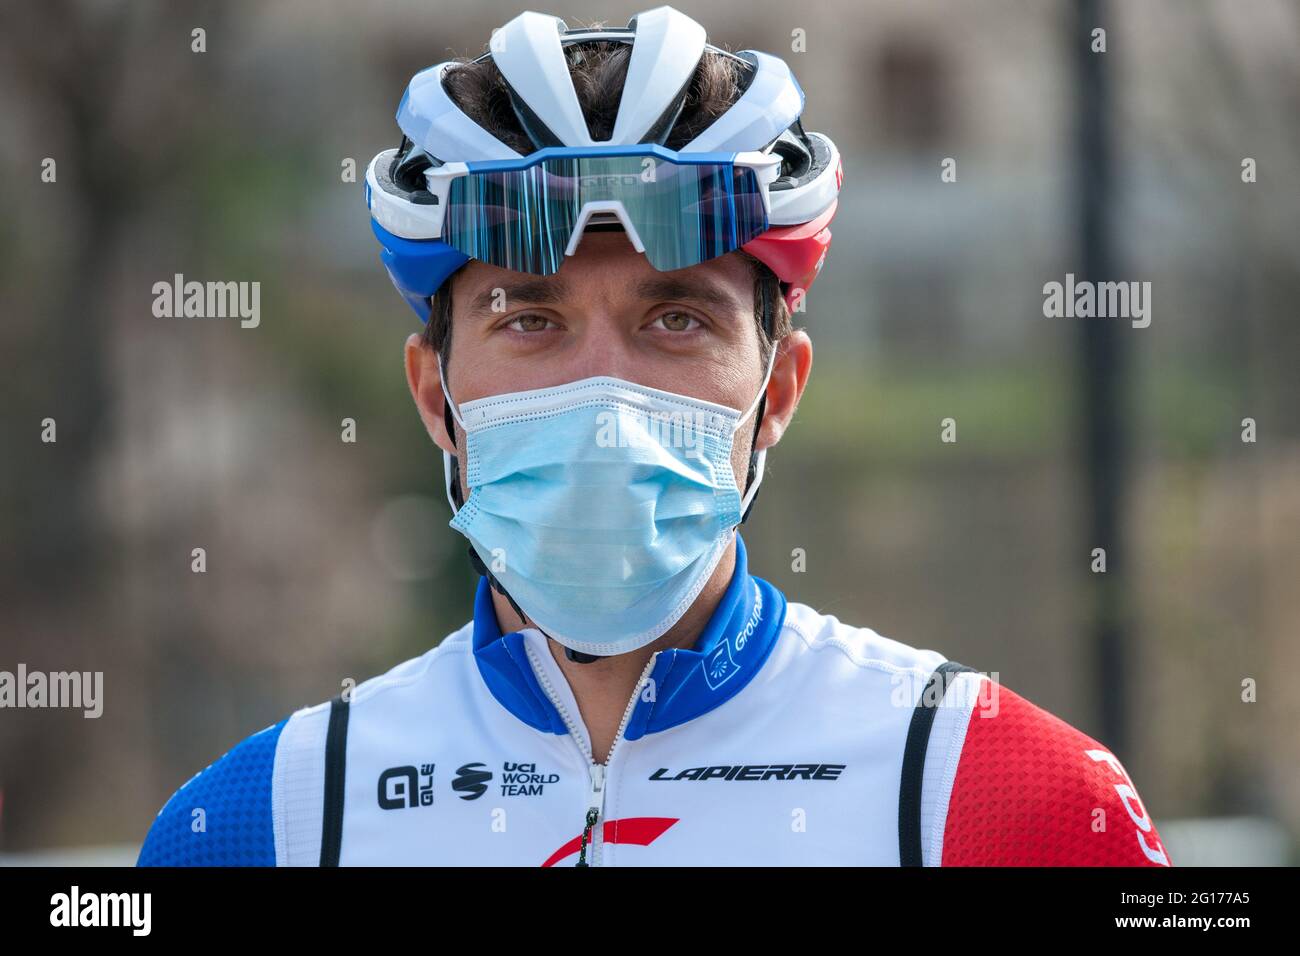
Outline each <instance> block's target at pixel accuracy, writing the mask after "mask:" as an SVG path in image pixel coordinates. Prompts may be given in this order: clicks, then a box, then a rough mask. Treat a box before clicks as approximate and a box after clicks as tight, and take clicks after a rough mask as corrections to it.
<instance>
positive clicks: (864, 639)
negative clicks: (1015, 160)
mask: <svg viewBox="0 0 1300 956" xmlns="http://www.w3.org/2000/svg"><path fill="white" fill-rule="evenodd" d="M803 106H804V95H803V92H802V90H801V89H800V87H799V85H798V83H797V82H796V80H795V78H794V76H793V74H792V73H791V71H790V70H789V68H788V67H787V65H786V64H785V63H784V62H783V61H782V60H781V59H780V58H778V57H775V56H772V55H770V54H765V53H760V52H756V51H742V52H740V53H729V52H727V51H724V50H722V49H719V48H718V47H715V46H713V45H711V44H709V43H708V42H707V40H706V36H705V31H704V29H703V27H701V26H700V25H699V24H698V23H696V22H695V21H693V20H692V19H690V18H689V17H687V16H685V15H683V14H682V13H680V12H678V11H676V10H674V9H672V8H671V7H666V6H665V7H658V8H655V9H653V10H648V11H645V12H643V13H640V14H639V15H637V16H636V17H634V18H633V19H632V21H631V22H629V24H628V26H627V27H626V28H621V29H606V28H600V27H592V28H582V29H569V28H568V26H567V25H566V24H565V23H564V22H563V21H561V20H558V19H557V18H554V17H550V16H545V15H542V14H538V13H524V14H521V15H520V16H518V17H516V18H514V19H513V20H511V21H510V22H509V23H507V24H506V25H505V26H504V27H503V28H501V29H500V30H499V31H497V32H496V33H495V34H494V36H493V38H492V41H491V42H490V44H489V48H488V52H486V53H484V54H483V55H482V56H480V57H478V58H476V59H474V60H472V61H468V62H459V61H452V62H446V63H441V64H438V65H436V66H433V67H431V68H429V69H427V70H424V71H423V72H421V73H419V74H417V75H416V76H415V77H414V78H413V79H412V81H411V83H410V85H409V87H408V89H407V91H406V95H405V96H404V97H403V99H402V101H401V105H400V107H399V109H398V113H397V119H398V124H399V125H400V127H401V129H402V133H403V136H402V140H401V144H400V145H399V147H398V148H397V149H395V150H387V151H385V152H382V153H380V154H379V155H378V156H377V157H375V159H374V161H373V162H372V163H371V165H370V167H369V170H368V172H367V178H366V197H367V202H368V205H369V210H370V214H371V219H372V228H373V231H374V233H375V235H376V237H377V238H378V239H379V242H380V245H381V258H382V260H383V262H384V264H385V265H386V267H387V269H388V271H389V273H390V275H391V277H392V279H393V282H394V283H395V285H396V286H397V288H398V290H399V291H400V292H401V293H402V295H403V296H404V297H405V299H406V301H407V302H408V303H409V304H410V305H411V306H412V308H413V309H414V310H415V311H416V313H417V314H418V315H419V316H420V318H421V320H422V321H423V323H424V330H423V332H422V333H416V334H413V335H412V336H411V337H410V338H409V339H408V340H407V342H406V348H405V359H406V373H407V377H408V380H409V384H410V388H411V393H412V396H413V397H414V400H415V404H416V407H417V409H418V411H419V414H420V416H421V418H422V419H423V421H424V424H425V426H426V428H427V430H428V432H429V435H430V436H431V438H432V440H433V441H434V442H435V443H436V444H437V445H438V446H439V447H440V448H441V449H442V451H443V456H444V466H445V473H446V491H447V496H448V500H449V502H450V504H451V508H452V511H453V512H454V516H453V518H452V521H451V527H452V528H454V529H455V530H456V531H458V532H459V533H461V534H462V535H464V536H465V537H466V538H467V539H468V541H469V554H470V558H471V560H472V561H473V562H474V564H475V567H476V568H477V570H478V571H479V573H480V576H481V577H480V582H479V585H478V591H477V596H476V600H475V606H474V616H473V620H472V621H470V622H469V623H467V624H465V626H464V627H462V628H460V629H459V630H457V631H456V632H454V633H453V634H451V635H449V636H447V637H446V638H445V639H444V640H442V641H441V642H440V643H439V644H438V645H437V646H436V647H434V648H433V649H431V650H430V651H428V652H427V653H426V654H424V655H423V656H421V657H419V658H416V659H414V660H411V661H407V662H406V663H403V664H400V665H398V666H397V667H395V668H394V669H392V670H391V671H389V672H388V673H387V674H384V675H382V676H380V677H376V678H373V679H371V680H369V681H366V682H365V683H363V684H361V685H360V686H359V687H356V688H355V689H354V690H353V691H351V692H348V693H344V694H342V695H340V697H339V698H337V699H335V700H333V701H330V702H328V703H324V704H320V705H318V706H315V707H308V708H304V709H302V710H299V711H297V712H296V713H294V714H292V715H291V716H289V717H287V718H285V719H284V720H282V721H280V722H279V723H277V724H275V725H273V726H271V727H268V728H266V729H265V730H263V731H261V732H260V733H257V734H254V735H253V736H251V737H249V738H248V739H247V740H245V741H244V742H243V743H241V744H239V745H238V746H236V747H235V748H234V749H233V750H231V751H230V752H229V753H227V754H226V755H225V756H223V757H222V758H221V759H219V760H217V761H216V762H215V763H213V764H212V765H211V766H209V767H208V768H207V769H206V770H204V771H202V772H201V773H199V774H197V775H196V776H195V777H193V778H192V779H191V780H190V781H189V782H188V783H186V784H185V785H184V786H182V787H181V788H180V789H179V790H178V791H177V792H176V793H175V794H174V795H173V796H172V798H171V800H169V801H168V802H167V804H166V805H165V806H164V807H163V809H162V810H161V811H160V813H159V815H158V818H157V819H156V821H155V822H154V825H153V827H152V829H151V830H150V833H149V836H148V839H147V840H146V843H145V846H144V848H143V850H142V852H141V855H140V863H141V864H144V865H148V864H194V865H212V864H245V865H249V864H256V865H327V866H328V865H340V864H360V865H364V864H457V865H459V864H520V865H545V866H550V865H557V864H558V865H619V864H622V865H657V864H665V865H680V864H687V865H689V864H709V865H713V864H755V865H764V864H795V865H797V864H868V865H898V864H904V865H929V866H936V865H963V864H985V865H1016V864H1042V865H1084V864H1090V865H1169V859H1168V856H1167V854H1166V853H1165V850H1164V848H1163V846H1162V844H1161V841H1160V838H1159V835H1158V834H1157V832H1156V830H1155V827H1154V826H1153V824H1152V821H1151V818H1150V816H1149V815H1148V814H1147V811H1146V810H1145V808H1144V807H1143V804H1142V802H1141V800H1140V798H1139V797H1138V795H1137V793H1136V791H1135V789H1134V787H1133V784H1132V782H1131V781H1130V779H1129V778H1128V775H1127V774H1126V772H1125V770H1124V768H1123V767H1122V766H1121V765H1120V763H1119V761H1118V760H1116V758H1115V757H1114V756H1113V755H1112V754H1110V753H1109V752H1108V751H1107V750H1106V749H1105V748H1104V747H1102V746H1101V745H1100V744H1098V743H1097V742H1096V741H1094V740H1092V739H1090V738H1088V737H1087V736H1085V735H1084V734H1082V733H1080V732H1079V731H1078V730H1075V729H1074V728H1072V727H1070V726H1069V725H1068V724H1065V723H1064V722H1062V721H1061V720H1059V719H1057V718H1055V717H1053V716H1052V715H1050V714H1048V713H1046V712H1045V711H1043V710H1041V709H1040V708H1038V707H1036V706H1034V705H1033V704H1031V703H1029V702H1028V701H1026V700H1025V699H1023V698H1021V697H1019V696H1018V695H1016V694H1015V693H1013V692H1012V691H1010V690H1008V689H1006V688H1004V687H1001V686H1000V685H998V684H997V683H995V682H994V681H992V680H991V679H989V678H988V677H986V676H983V675H981V674H979V673H977V672H975V671H973V670H972V669H970V668H966V667H963V666H962V665H959V664H955V663H954V662H951V661H948V660H946V659H945V658H944V657H943V656H942V655H941V654H939V653H936V652H934V651H929V650H917V649H914V648H912V647H909V646H906V645H904V644H901V643H898V642H896V641H893V640H889V639H887V638H884V637H881V636H880V635H878V634H876V633H875V632H873V631H871V630H868V629H865V628H859V627H853V626H850V625H848V624H844V623H842V622H840V621H839V620H837V619H836V618H835V617H832V616H830V615H825V614H821V613H819V612H817V611H816V610H814V609H812V608H810V607H808V606H805V605H802V604H799V603H796V602H794V601H787V599H786V597H785V596H784V595H783V594H782V593H781V592H780V591H778V590H777V589H776V588H774V587H773V586H772V585H771V584H769V583H767V582H766V581H764V580H762V579H760V578H758V577H755V576H753V575H751V574H750V572H749V565H748V558H747V555H746V552H745V548H744V545H743V543H742V541H741V538H740V536H739V534H737V528H738V527H739V525H741V524H742V523H743V522H744V521H745V519H746V518H747V516H748V514H749V512H750V510H751V509H752V508H753V505H754V501H755V496H756V495H757V492H758V489H759V486H760V484H761V482H762V478H763V470H764V459H765V456H766V454H767V451H768V450H769V449H770V448H771V447H772V446H774V445H775V444H776V443H777V442H778V441H779V440H780V438H781V436H782V433H783V432H784V430H785V428H786V427H787V426H788V425H789V423H790V421H791V418H792V416H793V414H794V411H795V408H796V407H797V405H798V403H799V399H800V396H801V395H802V393H803V390H804V387H805V385H806V384H807V381H808V376H809V373H810V369H811V366H812V345H811V342H810V340H809V338H808V336H807V334H806V333H805V332H804V331H802V330H799V329H795V328H793V326H792V321H791V319H792V313H793V312H795V311H798V310H799V309H800V303H801V300H802V299H803V297H804V295H805V294H806V292H807V290H808V289H809V287H810V286H811V285H812V283H813V281H814V280H815V279H816V277H817V275H818V273H819V271H820V270H821V268H822V266H823V263H824V261H825V257H826V252H827V249H828V248H829V245H830V230H829V224H830V221H831V219H832V217H833V216H834V214H835V209H836V202H837V197H838V194H839V190H840V187H841V181H842V167H841V163H840V157H839V153H838V151H837V149H836V147H835V145H834V143H833V142H832V141H831V139H830V138H829V137H827V136H826V135H824V134H821V133H816V132H812V131H809V130H805V129H804V127H803V123H802V120H801V114H802V112H803Z"/></svg>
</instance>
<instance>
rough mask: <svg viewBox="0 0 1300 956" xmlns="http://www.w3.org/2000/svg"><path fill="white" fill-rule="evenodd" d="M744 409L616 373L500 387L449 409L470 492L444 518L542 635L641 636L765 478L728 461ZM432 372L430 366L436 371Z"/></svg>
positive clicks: (603, 645)
mask: <svg viewBox="0 0 1300 956" xmlns="http://www.w3.org/2000/svg"><path fill="white" fill-rule="evenodd" d="M775 358H776V350H775V349H773V350H772V358H771V360H769V362H768V366H767V374H766V375H765V376H764V379H763V387H762V388H761V389H759V393H758V397H756V398H755V399H754V401H753V403H751V404H750V406H749V408H748V409H747V410H745V411H744V412H740V411H737V410H736V409H733V408H728V407H727V406H725V405H718V404H715V403H713V402H706V401H702V400H700V399H697V398H690V397H689V396H685V395H677V394H674V393H672V392H665V391H660V390H659V389H655V388H648V387H646V386H644V385H637V384H635V383H634V382H627V381H623V380H622V379H617V378H607V377H600V378H587V379H582V380H581V381H577V382H571V383H569V384H567V385H559V386H556V387H554V388H541V389H533V390H530V391H524V392H511V393H509V394H505V395H495V396H492V397H490V398H482V399H477V400H475V401H472V402H466V403H465V404H464V405H461V406H460V407H459V408H457V407H456V405H455V404H454V403H453V402H452V401H451V396H450V394H448V393H447V387H446V384H445V382H446V379H445V377H444V378H443V382H444V384H443V393H444V395H446V397H447V402H448V404H449V407H450V408H451V410H452V414H453V416H454V417H455V419H456V421H457V422H458V423H459V424H460V426H461V428H463V429H464V430H465V434H466V439H467V447H466V452H465V462H464V467H465V479H466V484H467V485H468V486H469V497H468V498H467V499H466V500H465V503H464V505H463V506H462V507H461V508H460V509H459V510H456V504H455V501H454V500H453V499H452V495H451V481H452V480H453V467H452V462H451V456H450V455H446V454H444V464H445V466H446V471H447V488H448V495H447V497H448V500H449V501H452V509H453V511H455V516H454V517H453V518H452V520H451V527H453V528H455V529H456V530H457V531H459V532H460V533H461V534H463V535H464V536H465V537H466V538H468V539H469V540H470V543H471V544H472V545H473V547H474V550H475V552H476V553H477V554H478V556H479V558H480V559H481V560H482V561H483V563H484V564H485V565H486V566H487V567H488V568H489V569H490V570H491V571H492V573H493V575H494V576H495V577H496V578H497V580H498V581H500V582H501V585H502V586H503V587H504V588H505V589H506V590H507V591H508V592H509V593H510V596H511V598H513V600H514V601H515V603H516V604H518V605H519V607H520V608H522V609H523V610H524V611H525V612H526V613H527V614H528V616H529V617H530V618H531V619H532V620H533V622H534V623H536V625H537V626H538V627H539V628H540V629H541V630H542V631H543V632H545V633H546V634H547V635H549V636H550V637H552V638H554V639H555V640H556V641H558V642H559V643H561V644H563V645H564V646H565V647H568V648H571V649H573V650H575V651H579V652H581V653H585V654H595V655H598V656H602V657H604V656H609V655H613V654H624V653H627V652H628V651H632V650H635V649H637V648H638V647H643V646H645V645H646V644H649V643H650V642H651V641H653V640H655V639H656V638H658V637H660V636H661V635H663V634H664V632H665V631H667V630H668V629H669V628H670V627H672V626H673V625H674V624H675V623H677V621H678V620H679V619H680V618H681V617H682V615H683V614H685V613H686V610H687V609H688V608H689V607H690V606H691V604H692V603H694V601H695V599H696V597H698V596H699V593H700V590H701V589H702V588H703V587H704V585H705V582H707V581H708V579H709V577H710V576H711V575H712V574H713V571H714V569H715V568H716V567H717V565H718V561H719V560H721V558H722V555H723V553H724V552H725V551H726V549H727V546H728V545H729V544H730V543H731V539H732V535H733V534H734V532H735V529H736V526H737V525H739V524H740V521H741V517H742V516H743V515H744V513H745V509H746V508H747V507H748V506H749V503H750V501H752V500H753V497H754V495H755V494H756V493H757V491H758V486H759V484H760V483H761V481H762V478H763V462H764V458H765V457H766V454H765V451H761V452H759V453H758V461H757V469H756V473H755V476H754V480H753V482H752V483H751V484H750V486H749V487H748V488H747V489H746V491H745V494H744V496H743V497H742V496H741V493H740V491H739V489H738V488H737V487H736V479H735V474H734V472H733V471H732V467H731V450H732V443H733V441H734V440H735V436H736V432H737V431H738V430H739V429H740V428H741V426H742V425H743V424H744V423H745V421H746V420H747V419H748V418H749V417H750V415H752V414H753V412H754V409H755V408H756V407H757V405H758V400H759V397H761V396H762V395H763V393H764V392H765V391H766V389H767V381H768V379H769V378H770V377H771V374H772V364H773V361H774V360H775ZM440 371H441V369H440Z"/></svg>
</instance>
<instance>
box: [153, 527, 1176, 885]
mask: <svg viewBox="0 0 1300 956" xmlns="http://www.w3.org/2000/svg"><path fill="white" fill-rule="evenodd" d="M737 541H738V544H737V561H736V572H735V575H734V576H733V579H732V582H731V584H730V586H729V588H728V590H727V593H726V595H725V596H724V598H723V600H722V602H721V603H720V605H719V607H718V609H717V611H716V612H715V614H714V615H713V618H712V619H711V620H710V622H709V624H708V626H707V627H706V629H705V631H704V633H703V634H702V635H701V637H700V639H699V640H698V641H697V643H696V645H695V647H694V648H692V649H689V650H687V649H673V650H668V651H660V652H657V653H656V654H655V655H654V657H653V658H652V659H651V660H650V662H649V664H648V665H647V667H646V670H645V672H644V674H643V675H642V680H641V683H640V686H639V688H638V691H637V693H636V694H635V695H634V696H633V697H632V699H631V700H630V701H629V703H628V707H627V710H626V712H625V714H624V717H623V720H622V724H621V726H620V728H619V732H618V736H617V738H616V740H615V742H614V744H613V746H612V748H611V749H610V751H609V755H608V759H607V760H606V761H605V762H603V763H598V762H595V761H594V760H593V759H592V755H591V754H592V749H591V743H590V738H589V735H588V731H587V728H586V727H585V726H584V725H583V721H582V718H581V716H580V714H579V711H578V707H577V704H576V701H575V700H574V697H573V694H572V692H571V690H570V688H569V686H568V683H567V681H566V680H565V677H564V674H563V672H562V671H561V669H560V668H559V666H558V665H557V663H556V660H555V658H554V657H553V656H552V652H551V649H550V647H549V646H548V641H547V639H546V638H545V637H544V636H543V635H542V634H541V633H540V632H538V631H536V630H532V629H529V630H525V631H521V632H515V633H511V634H506V635H502V634H501V633H500V631H499V629H498V627H497V624H496V619H495V614H494V612H493V608H492V602H491V592H490V590H489V588H488V585H487V582H486V581H482V582H481V583H480V589H479V594H478V599H477V602H476V609H475V618H474V620H473V621H471V622H470V623H468V624H466V625H465V626H464V627H462V628H461V629H460V630H458V631H456V632H454V633H453V634H451V635H449V636H448V637H446V638H445V639H444V640H443V641H442V642H441V643H439V644H438V645H437V646H436V647H434V648H433V649H432V650H430V651H429V652H428V653H426V654H424V655H423V656H421V657H418V658H416V659H414V660H410V661H407V662H405V663H403V664H401V665H399V666H397V667H395V668H393V669H392V670H391V671H389V672H388V673H386V674H384V675H382V676H380V677H376V678H374V679H371V680H368V681H366V682H365V683H363V684H361V685H360V686H358V687H356V688H355V690H353V691H352V693H351V694H350V695H346V696H347V697H350V699H343V698H339V699H336V700H335V701H332V702H329V703H324V704H320V705H317V706H315V707H308V708H305V709H302V710H299V711H297V712H296V713H294V714H293V715H291V716H290V717H288V718H287V719H286V720H284V721H281V722H280V723H279V724H276V725H275V726H273V727H269V728H267V729H266V730H264V731H262V732H261V733H260V734H257V735H254V736H253V737H251V738H249V739H248V740H246V741H245V742H244V743H243V744H241V745H240V746H239V747H237V748H235V750H233V751H231V752H230V753H229V754H227V755H226V756H225V757H223V758H222V760H220V761H218V762H217V763H215V764H213V765H212V767H209V768H208V769H207V770H206V771H204V772H203V773H201V774H199V775H197V776H196V777H194V778H193V779H192V780H191V781H190V782H189V783H188V784H186V786H185V787H182V788H181V789H180V790H179V791H177V793H176V794H175V795H174V796H173V798H172V800H171V801H169V802H168V804H167V806H165V807H164V808H163V810H162V812H160V814H159V817H158V821H157V822H156V823H155V825H154V828H153V830H152V831H151V833H150V838H149V840H148V841H147V842H146V846H145V848H144V851H143V852H142V854H141V863H142V864H144V863H162V864H176V863H199V864H203V863H243V864H249V863H259V864H275V865H280V866H317V865H322V864H325V865H335V864H337V865H458V866H459V865H471V866H473V865H484V866H492V865H525V866H573V865H575V864H586V865H594V866H618V865H628V866H654V865H886V866H895V865H898V864H899V863H900V862H912V863H920V864H928V865H939V863H940V862H942V861H943V860H944V839H945V833H946V831H947V830H948V827H947V823H948V815H949V813H948V811H949V800H950V796H951V794H952V790H953V786H954V781H955V779H956V777H957V773H958V763H959V760H960V759H961V756H962V752H963V743H964V740H965V737H966V734H967V730H968V728H969V727H970V726H971V723H972V714H973V712H974V710H975V708H976V706H977V703H978V702H979V701H980V695H981V693H982V692H987V690H988V689H989V688H990V687H995V686H996V685H993V684H992V683H991V682H989V681H988V680H987V679H986V678H983V677H982V676H980V675H978V674H976V673H974V672H971V671H969V670H968V669H964V668H960V665H955V666H954V665H947V666H945V667H940V665H943V664H944V663H945V658H944V657H943V656H942V655H940V654H938V653H936V652H934V651H928V650H916V649H913V648H911V647H907V646H905V645H903V644H901V643H898V642H897V641H893V640H890V639H888V638H885V637H882V636H880V635H879V634H876V633H875V632H874V631H871V630H868V629H865V628H858V627H851V626H849V625H846V624H844V623H841V622H840V621H839V620H837V619H836V618H835V617H833V616H831V615H826V614H821V613H818V612H817V611H815V610H814V609H812V608H810V607H807V606H805V605H802V604H797V603H789V604H787V602H786V600H785V598H784V597H783V596H782V595H781V593H780V592H779V591H777V590H776V588H774V587H772V586H771V585H770V584H768V583H766V582H764V581H762V580H761V579H758V578H755V577H751V576H750V575H749V574H748V573H747V570H746V562H745V553H744V547H743V544H740V543H739V538H738V539H737ZM927 687H928V688H930V705H931V706H923V707H918V703H924V702H925V701H924V699H923V698H924V697H925V695H924V694H923V692H924V691H925V690H926V688H927ZM936 688H937V693H936V692H935V690H936ZM1029 706H1032V705H1029ZM1053 719H1054V718H1053ZM1062 726H1065V725H1062ZM1112 759H1113V758H1112ZM223 765H225V766H224V769H223ZM1134 796H1135V797H1136V795H1134ZM1094 804H1095V800H1094ZM1139 806H1140V804H1139ZM196 808H206V809H205V810H204V815H205V817H206V821H207V824H206V826H207V829H206V830H205V831H204V832H195V831H194V828H193V826H192V825H191V824H192V820H193V818H194V810H195V809H196ZM214 812H215V813H216V814H217V817H216V818H215V819H214V816H213V814H214ZM1121 812H1122V811H1121ZM1143 815H1145V811H1143ZM214 825H215V826H219V827H231V826H234V827H238V828H240V830H241V832H239V833H230V832H227V833H223V834H217V835H216V836H214V835H213V832H212V829H211V828H212V827H213V826H214ZM1151 832H1154V831H1151ZM1157 846H1158V843H1157Z"/></svg>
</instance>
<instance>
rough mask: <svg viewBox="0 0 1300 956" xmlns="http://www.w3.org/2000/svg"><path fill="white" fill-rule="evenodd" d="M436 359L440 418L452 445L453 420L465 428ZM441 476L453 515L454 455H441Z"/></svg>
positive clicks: (457, 490) (456, 473) (456, 468)
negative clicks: (440, 408) (440, 406)
mask: <svg viewBox="0 0 1300 956" xmlns="http://www.w3.org/2000/svg"><path fill="white" fill-rule="evenodd" d="M437 358H438V384H439V385H440V386H441V387H442V399H443V406H442V418H443V424H445V425H446V426H447V437H448V438H450V439H451V440H452V442H453V443H454V442H455V441H456V430H455V429H454V428H452V426H451V423H452V421H453V420H455V422H456V424H457V425H459V426H460V427H461V428H462V429H463V428H464V427H465V422H464V420H463V419H462V418H461V417H460V411H459V409H457V408H456V403H455V402H453V401H452V400H451V393H450V392H449V391H447V375H446V373H445V372H444V371H443V370H442V353H441V352H439V353H437ZM442 475H443V483H444V485H445V486H446V491H447V504H449V505H451V513H452V514H453V515H454V514H456V512H458V511H460V505H459V504H457V503H456V499H457V498H459V497H460V487H459V478H460V469H459V465H458V463H457V461H456V458H455V456H454V455H452V454H451V452H449V451H446V450H444V451H443V453H442ZM453 484H454V485H456V488H455V494H453V493H452V486H453Z"/></svg>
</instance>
